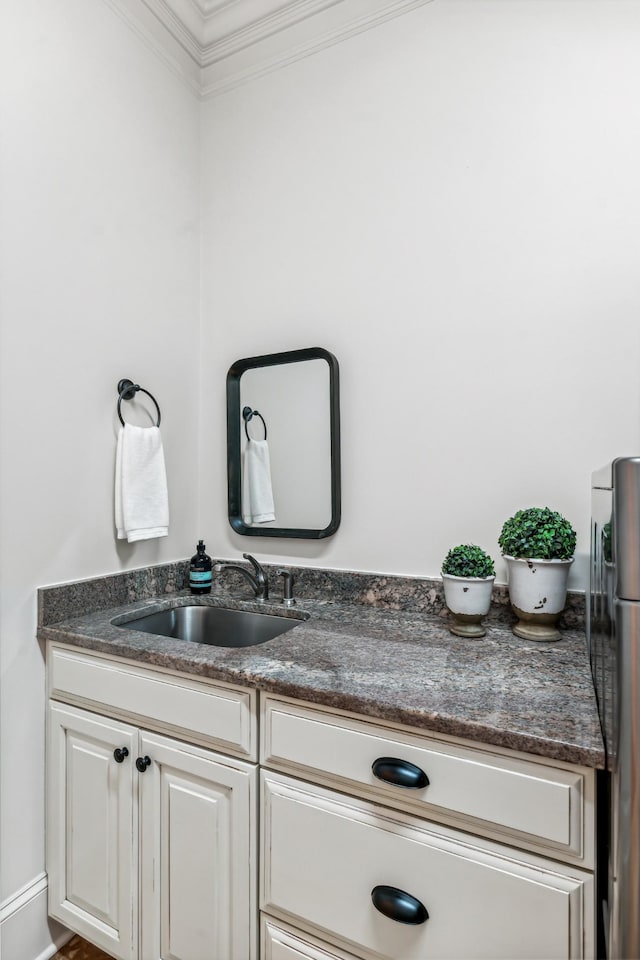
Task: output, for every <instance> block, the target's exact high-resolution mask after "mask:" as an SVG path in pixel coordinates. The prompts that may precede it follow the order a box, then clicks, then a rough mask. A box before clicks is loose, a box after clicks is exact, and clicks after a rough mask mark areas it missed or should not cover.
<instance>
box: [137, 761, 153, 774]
mask: <svg viewBox="0 0 640 960" xmlns="http://www.w3.org/2000/svg"><path fill="white" fill-rule="evenodd" d="M150 765H151V759H150V758H149V757H138V759H137V760H136V768H137V769H138V771H139V772H140V773H144V772H145V770H146V769H147V767H149V766H150Z"/></svg>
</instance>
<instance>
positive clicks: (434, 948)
mask: <svg viewBox="0 0 640 960" xmlns="http://www.w3.org/2000/svg"><path fill="white" fill-rule="evenodd" d="M262 838H263V839H262V855H263V863H262V890H261V898H262V904H261V905H262V908H263V909H264V910H267V911H269V912H271V913H275V914H282V915H283V917H284V918H285V919H289V920H290V921H291V922H292V923H295V924H296V925H298V926H302V927H310V928H311V932H313V933H317V934H318V935H319V936H321V937H323V938H329V939H332V938H335V939H336V940H337V942H338V945H339V946H341V947H344V949H347V950H351V951H352V952H354V953H356V954H357V955H358V956H362V957H365V958H367V960H369V958H376V960H379V958H384V960H429V958H434V960H446V958H465V960H480V958H487V960H489V958H490V960H499V958H504V960H524V958H531V960H533V958H535V960H543V958H553V960H560V958H577V957H580V958H582V957H592V956H593V929H592V917H593V879H592V877H591V875H590V874H588V873H586V872H584V871H581V870H579V869H578V868H570V867H562V866H560V865H558V867H557V869H556V868H555V865H550V864H549V863H548V862H545V861H544V860H542V858H540V857H535V856H533V855H530V854H529V855H525V854H520V853H517V852H515V851H513V852H510V851H509V850H508V849H507V848H504V847H500V846H499V845H498V844H492V843H490V842H488V841H485V842H482V841H478V842H477V843H473V844H472V843H470V842H468V840H467V839H466V838H465V835H464V834H461V833H458V832H457V831H455V830H449V829H447V828H444V827H443V828H433V827H431V826H429V825H428V824H425V823H423V822H421V821H420V820H418V819H417V818H410V817H407V816H405V815H403V814H399V813H392V812H391V811H389V810H386V809H384V808H382V807H377V806H375V805H374V804H370V803H367V802H366V801H358V800H351V799H349V798H348V797H345V796H343V795H340V794H337V793H333V792H332V791H329V790H324V789H322V788H320V787H315V786H308V785H304V784H302V783H300V782H297V781H295V780H290V779H288V778H286V777H283V776H279V775H278V774H263V825H262ZM381 885H385V886H387V885H388V886H390V887H392V888H395V889H396V890H399V891H403V892H404V893H406V894H409V895H410V896H411V897H414V898H416V899H417V901H420V903H421V904H422V905H423V907H424V908H425V910H426V912H427V914H428V918H424V917H423V918H422V922H420V923H417V924H415V925H414V924H410V923H408V922H399V921H398V920H397V919H393V918H392V917H391V916H389V915H384V914H383V913H382V912H380V911H379V910H378V909H376V907H375V906H374V903H373V896H372V893H373V890H374V888H377V887H379V886H381ZM392 912H393V911H392Z"/></svg>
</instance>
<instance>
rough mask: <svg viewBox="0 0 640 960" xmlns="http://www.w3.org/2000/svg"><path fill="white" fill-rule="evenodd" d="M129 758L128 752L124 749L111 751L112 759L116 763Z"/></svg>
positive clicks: (118, 748)
mask: <svg viewBox="0 0 640 960" xmlns="http://www.w3.org/2000/svg"><path fill="white" fill-rule="evenodd" d="M128 756H129V751H128V750H127V748H126V747H116V748H115V750H114V751H113V759H114V760H115V762H116V763H122V761H123V760H124V758H125V757H128Z"/></svg>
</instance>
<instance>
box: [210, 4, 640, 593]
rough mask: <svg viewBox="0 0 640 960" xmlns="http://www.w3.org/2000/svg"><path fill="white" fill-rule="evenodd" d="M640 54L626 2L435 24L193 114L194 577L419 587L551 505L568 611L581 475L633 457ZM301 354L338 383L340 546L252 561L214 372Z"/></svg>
mask: <svg viewBox="0 0 640 960" xmlns="http://www.w3.org/2000/svg"><path fill="white" fill-rule="evenodd" d="M638 49H640V4H638V3H634V2H618V0H607V2H600V0H595V2H589V0H581V2H579V3H578V2H575V0H566V2H565V0H554V2H544V0H518V2H506V0H441V2H435V3H431V4H428V5H426V6H424V7H422V8H420V9H418V10H415V11H414V12H412V13H409V14H407V15H405V16H403V17H400V18H398V19H397V20H394V21H392V22H390V23H388V24H386V25H385V26H383V27H380V28H377V29H375V30H371V31H369V32H368V33H366V34H362V35H360V36H358V37H355V38H353V39H351V40H349V41H348V42H346V43H342V44H340V45H337V46H335V47H332V48H330V49H328V50H326V51H324V52H322V53H320V54H318V55H317V56H315V57H312V58H310V59H307V60H305V61H303V62H299V63H296V64H294V65H292V66H290V67H288V68H287V69H284V70H281V71H280V72H278V73H274V74H272V75H270V76H268V77H265V78H263V79H262V80H260V81H259V82H256V83H252V84H248V85H247V86H245V87H242V88H240V89H237V90H236V91H234V92H232V93H230V94H228V95H226V96H223V97H220V98H218V99H216V100H213V101H210V102H208V103H206V104H205V106H204V127H203V158H204V160H203V189H204V202H203V214H204V232H203V237H204V247H203V261H202V262H203V284H204V300H203V350H202V358H203V378H202V382H203V388H204V396H205V401H204V404H203V406H204V407H205V408H206V409H207V410H208V411H209V412H210V418H209V419H208V420H207V421H206V422H203V434H202V453H203V474H204V475H210V476H211V485H210V490H209V491H208V492H207V491H206V490H205V491H204V496H203V500H202V505H203V515H202V516H203V524H202V527H203V530H204V532H205V534H206V536H207V540H208V543H209V545H210V547H211V552H214V553H216V554H222V555H230V556H231V555H233V556H237V555H238V553H239V552H241V551H242V550H243V549H244V550H246V549H251V550H255V552H256V553H257V554H258V555H259V556H261V557H263V558H266V559H271V558H276V557H277V558H283V559H285V560H286V559H291V560H293V561H299V560H300V558H301V557H302V558H306V559H305V560H303V562H309V563H315V562H317V563H320V564H323V565H326V566H330V567H335V568H340V567H345V568H352V569H361V570H372V571H386V572H390V573H399V574H415V575H437V574H438V572H439V569H440V564H441V561H442V558H443V557H444V555H445V553H446V551H447V549H448V548H449V547H450V546H452V545H453V544H456V543H459V542H464V541H474V542H477V543H480V544H482V545H483V546H484V547H486V548H487V549H488V550H489V551H490V552H491V553H492V554H493V555H494V556H496V557H497V556H498V554H499V550H498V547H497V542H496V541H497V537H498V534H499V532H500V529H501V526H502V522H503V521H504V519H505V518H506V517H507V516H509V515H510V514H511V513H512V512H513V511H515V510H516V509H518V508H520V507H525V506H530V505H534V504H539V505H542V504H547V505H549V506H551V507H552V508H555V509H558V510H560V511H561V512H563V513H565V514H566V515H567V516H568V517H569V518H570V519H571V521H572V522H573V524H574V525H575V527H576V528H577V530H578V534H579V543H578V550H579V553H580V554H581V557H580V558H579V562H577V563H576V565H575V567H576V570H575V573H574V575H573V579H572V582H571V585H572V586H574V587H577V588H581V587H583V586H584V584H585V582H586V570H585V567H586V564H585V556H586V554H587V553H588V517H589V483H590V474H591V471H592V470H593V469H595V468H596V467H598V466H600V465H601V464H603V463H604V462H605V461H606V460H607V459H609V458H611V457H613V456H616V455H621V454H625V453H629V452H631V453H633V452H635V453H637V452H638V449H640V428H639V413H640V409H639V407H640V397H639V389H638V376H637V371H638V364H639V360H640V351H639V346H640V343H639V340H640V324H638V316H639V313H640V287H639V286H638V282H637V278H638V253H639V244H640V240H639V234H638V229H637V225H638V222H639V217H640V191H639V190H638V177H637V164H638V156H639V155H640V58H639V57H638V55H637V53H638ZM316 345H319V346H324V347H327V348H328V349H329V350H331V351H332V352H334V353H335V354H336V356H337V357H338V360H339V362H340V365H341V386H342V427H343V432H342V439H343V442H342V458H343V459H342V462H343V521H342V526H341V528H340V530H339V531H338V533H337V534H336V536H335V537H334V538H333V539H331V540H329V541H320V542H318V543H304V542H300V541H298V542H292V541H276V540H265V541H262V540H260V541H258V540H254V541H251V542H249V541H248V540H247V539H246V538H241V537H238V536H237V535H235V534H233V532H232V531H231V529H230V527H229V526H228V524H227V523H226V521H225V520H224V516H225V506H226V499H225V498H226V486H225V483H226V481H225V459H224V429H225V424H224V376H225V373H226V370H227V368H228V366H229V365H230V364H231V363H232V362H233V361H234V360H237V359H239V358H241V357H245V356H255V355H256V354H260V353H269V352H273V351H278V350H286V349H293V348H299V347H306V346H316ZM596 391H598V392H599V395H598V396H596ZM498 579H499V580H502V581H504V579H505V575H504V568H503V566H502V563H500V564H499V567H498Z"/></svg>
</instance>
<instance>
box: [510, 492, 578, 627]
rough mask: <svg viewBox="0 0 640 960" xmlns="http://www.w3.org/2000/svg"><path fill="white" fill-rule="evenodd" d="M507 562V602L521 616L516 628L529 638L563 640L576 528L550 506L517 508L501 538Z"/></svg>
mask: <svg viewBox="0 0 640 960" xmlns="http://www.w3.org/2000/svg"><path fill="white" fill-rule="evenodd" d="M498 543H499V544H500V549H501V550H502V554H503V556H504V559H505V560H506V563H507V571H508V576H509V600H510V602H511V608H512V610H513V611H514V613H515V614H516V616H517V617H518V622H517V623H516V624H515V625H514V627H513V632H514V633H515V635H516V636H518V637H523V638H524V639H525V640H559V639H560V636H561V635H560V631H559V630H558V628H557V626H556V622H557V620H558V617H559V615H560V614H561V613H562V611H563V610H564V605H565V601H566V597H567V579H568V577H569V568H570V566H571V564H572V563H573V555H574V552H575V548H576V534H575V530H574V529H573V527H572V526H571V524H570V523H569V521H568V520H567V519H566V518H565V517H563V516H562V515H561V514H559V513H557V512H556V511H555V510H550V509H549V507H529V508H527V509H526V510H518V512H517V513H515V514H514V515H513V516H512V517H509V519H508V520H506V521H505V523H504V526H503V527H502V532H501V534H500V537H499V538H498Z"/></svg>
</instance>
